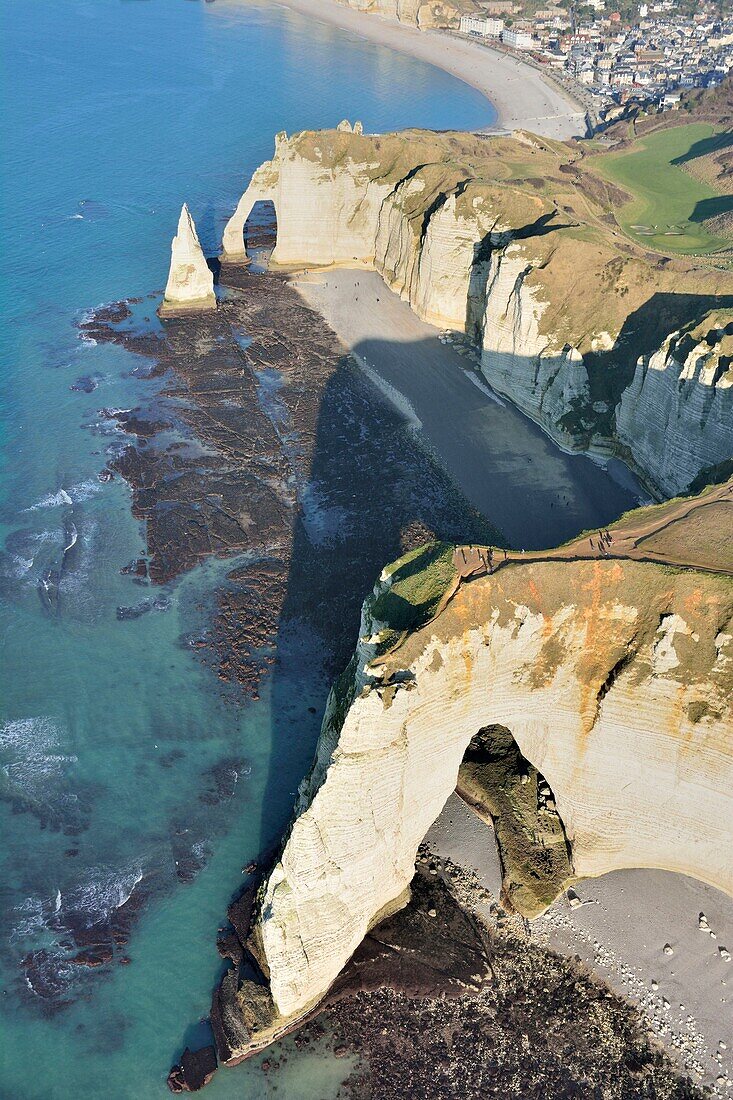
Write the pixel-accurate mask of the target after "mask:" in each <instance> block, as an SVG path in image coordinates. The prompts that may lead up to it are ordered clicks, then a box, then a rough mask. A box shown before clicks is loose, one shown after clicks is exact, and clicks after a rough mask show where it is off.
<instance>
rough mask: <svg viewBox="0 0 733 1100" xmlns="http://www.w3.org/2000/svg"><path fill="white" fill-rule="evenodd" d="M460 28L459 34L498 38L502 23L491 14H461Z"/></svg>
mask: <svg viewBox="0 0 733 1100" xmlns="http://www.w3.org/2000/svg"><path fill="white" fill-rule="evenodd" d="M460 30H461V34H473V35H478V36H479V37H480V38H499V37H500V36H501V32H502V31H503V30H504V24H503V23H502V21H501V19H496V18H495V17H494V16H491V15H462V16H461V23H460Z"/></svg>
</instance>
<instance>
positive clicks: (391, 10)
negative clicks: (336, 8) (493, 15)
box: [341, 0, 483, 30]
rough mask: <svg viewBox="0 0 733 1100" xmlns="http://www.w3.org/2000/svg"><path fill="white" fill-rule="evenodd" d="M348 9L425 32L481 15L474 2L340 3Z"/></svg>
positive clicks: (391, 0) (375, 0)
mask: <svg viewBox="0 0 733 1100" xmlns="http://www.w3.org/2000/svg"><path fill="white" fill-rule="evenodd" d="M341 2H342V3H343V4H344V5H345V6H346V7H348V8H355V9H356V10H357V11H363V12H369V13H371V14H374V15H382V16H387V18H389V19H397V20H398V21H399V22H400V23H409V24H410V25H411V26H414V27H420V28H422V29H423V30H426V29H430V28H433V27H443V28H445V27H448V28H457V27H458V26H459V24H460V21H461V16H462V15H472V14H474V13H475V14H480V13H481V12H482V10H483V9H482V8H481V7H480V5H479V4H477V3H474V0H341Z"/></svg>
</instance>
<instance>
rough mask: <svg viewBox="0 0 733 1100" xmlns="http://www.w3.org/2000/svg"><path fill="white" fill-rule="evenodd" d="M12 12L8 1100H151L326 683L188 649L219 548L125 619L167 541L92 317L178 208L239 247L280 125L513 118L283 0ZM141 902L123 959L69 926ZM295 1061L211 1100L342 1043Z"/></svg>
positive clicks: (1, 814)
mask: <svg viewBox="0 0 733 1100" xmlns="http://www.w3.org/2000/svg"><path fill="white" fill-rule="evenodd" d="M0 18H1V19H2V27H1V28H0V30H1V32H2V33H1V34H0V50H2V63H1V66H0V79H1V80H2V103H3V110H2V168H1V174H0V186H1V188H2V201H1V204H0V205H1V209H0V263H1V264H2V268H1V270H2V276H1V285H0V301H1V309H0V316H1V324H2V350H1V354H2V361H1V363H0V408H1V409H2V424H1V430H2V457H1V462H2V465H1V466H0V601H1V607H2V622H1V624H0V626H1V632H0V637H1V638H2V682H1V684H0V830H1V834H2V844H0V990H1V992H0V1011H1V1012H2V1024H1V1026H0V1060H1V1071H0V1096H2V1097H3V1098H12V1100H66V1098H69V1100H71V1098H74V1100H78V1098H79V1097H100V1098H102V1097H104V1098H109V1100H117V1098H119V1100H123V1098H125V1100H126V1098H135V1100H145V1098H148V1097H163V1096H165V1095H167V1091H166V1084H165V1079H166V1075H167V1072H168V1069H169V1066H170V1064H171V1062H172V1061H173V1060H174V1057H175V1056H176V1055H177V1054H178V1053H180V1051H181V1050H182V1047H183V1045H185V1043H190V1044H191V1045H198V1044H199V1043H201V1042H202V1041H207V1038H208V1033H207V1031H206V1028H205V1026H204V1025H203V1024H199V1023H198V1021H201V1020H203V1019H204V1018H205V1017H206V1015H207V1013H208V1011H209V1005H210V999H211V991H212V988H213V987H214V985H215V983H216V981H217V977H218V975H219V974H220V972H221V967H222V963H221V960H220V959H219V957H218V955H217V954H216V950H215V939H216V931H217V928H218V927H219V925H220V923H221V922H222V920H223V919H224V917H225V913H226V908H227V904H228V902H229V900H230V899H231V896H232V894H233V892H234V891H235V889H236V887H237V885H238V883H240V882H241V881H242V869H243V867H244V866H245V865H246V864H247V863H248V862H249V861H250V860H252V859H254V858H255V857H256V856H257V855H258V854H259V853H260V852H261V851H262V850H263V849H264V848H267V847H268V846H269V845H271V844H272V843H273V841H274V840H275V839H276V838H277V836H278V835H279V833H280V831H281V830H282V828H283V826H284V824H285V822H286V821H287V818H288V815H289V811H290V807H291V805H292V799H293V795H294V793H295V789H296V787H297V784H298V781H299V779H300V777H301V775H302V774H303V772H304V770H305V768H306V767H307V765H308V763H309V761H310V758H311V756H312V752H313V748H314V744H315V740H316V737H317V734H318V727H319V724H320V717H319V716H320V713H321V712H322V708H323V703H324V698H325V692H326V690H327V685H326V684H324V683H323V682H321V681H320V680H319V679H318V677H317V676H316V675H315V674H314V673H313V672H311V671H309V664H308V662H307V661H302V662H299V663H298V662H291V664H292V666H293V670H292V673H291V681H290V682H289V683H288V685H287V686H286V688H285V689H283V685H282V684H280V687H279V692H278V704H277V708H275V707H274V706H272V705H271V699H270V697H269V688H268V684H267V682H266V681H265V683H264V685H263V688H262V690H261V698H260V699H259V700H257V701H249V702H246V703H241V702H238V701H237V699H236V698H232V695H231V693H229V695H227V693H226V692H224V693H223V692H222V687H221V684H220V682H219V680H218V679H217V677H216V673H215V671H212V670H211V669H209V668H208V667H207V666H206V665H204V664H202V663H201V662H200V661H197V660H196V659H195V658H194V656H193V652H192V648H191V645H190V644H188V643H189V641H190V640H191V639H196V638H197V637H199V636H201V634H202V632H203V631H204V630H205V628H206V625H207V623H208V621H209V615H210V613H211V604H212V592H213V590H214V587H215V585H216V584H217V582H220V581H221V578H222V576H223V575H224V572H225V570H226V563H221V562H219V563H209V564H206V565H203V566H201V567H198V568H196V569H195V570H193V571H192V572H190V573H188V574H187V575H186V576H184V577H183V578H182V579H180V580H179V581H178V582H177V583H175V584H172V585H168V586H163V588H161V589H157V590H156V591H155V593H154V594H153V595H154V596H155V604H154V606H153V607H152V608H151V609H150V610H149V611H147V612H146V613H145V614H142V615H140V616H139V617H137V618H128V619H123V620H120V618H119V617H118V615H117V609H118V608H120V607H135V606H136V605H138V604H140V603H141V602H142V601H145V600H148V599H150V598H151V592H150V590H149V589H148V588H146V587H144V586H141V585H140V584H138V583H137V582H136V579H135V578H134V577H133V576H131V575H124V574H121V573H120V570H121V568H123V567H124V566H126V565H127V564H128V563H129V562H130V561H131V560H133V559H135V558H137V557H138V556H139V555H140V554H141V553H143V552H144V550H145V540H144V531H143V529H142V527H141V525H140V524H139V523H138V522H137V521H135V520H134V518H133V517H132V514H131V509H130V493H129V490H128V488H127V487H126V485H125V484H124V483H123V482H122V481H121V480H120V479H119V478H118V479H115V480H114V481H111V482H103V481H101V480H100V479H99V477H98V474H99V473H100V471H102V470H103V468H104V467H105V465H106V463H107V462H108V461H109V459H110V457H113V456H114V455H115V453H117V451H118V450H119V449H120V448H121V447H122V446H124V444H125V440H124V438H123V437H122V436H121V435H120V433H119V432H118V431H117V430H116V429H115V427H114V423H113V421H112V420H110V418H109V416H107V415H106V414H105V413H104V411H103V410H105V409H107V410H109V409H115V408H117V409H120V408H124V409H127V408H130V407H133V406H134V405H136V404H137V403H138V402H139V401H140V397H141V395H140V382H139V381H138V380H137V379H135V378H131V377H130V373H131V371H132V370H133V369H134V368H135V366H136V365H137V363H136V360H135V357H134V356H133V355H132V354H131V353H129V352H127V351H124V350H123V349H121V348H119V347H115V346H112V345H107V344H104V345H102V344H100V345H95V344H94V342H93V341H92V340H89V339H86V340H84V339H81V338H80V335H79V331H78V328H77V326H78V323H79V322H80V321H81V320H83V318H84V317H85V316H86V315H87V313H88V311H90V310H92V309H94V308H95V307H98V306H100V305H102V304H105V303H111V302H114V301H117V300H119V299H120V298H125V297H129V296H146V295H148V294H151V293H153V292H159V291H160V290H161V288H162V287H163V285H164V282H165V278H166V274H167V264H168V257H169V248H170V240H171V237H172V235H173V233H174V231H175V227H176V223H177V218H178V213H179V211H180V208H181V204H182V202H183V201H186V202H187V203H188V204H189V207H190V209H191V211H192V213H193V215H194V218H195V219H196V222H197V225H198V229H199V235H200V237H201V240H202V244H203V246H204V249H205V250H206V251H207V252H208V253H209V254H213V253H215V252H217V251H218V245H219V240H220V236H221V230H222V228H223V225H224V223H225V221H226V219H227V218H228V216H229V214H230V213H231V211H232V209H233V208H234V205H235V204H236V201H237V199H238V197H239V195H240V194H241V192H242V190H243V189H244V187H245V185H246V183H247V180H248V178H249V175H250V173H251V172H252V170H253V169H254V168H255V167H256V166H257V165H258V164H259V163H260V162H261V161H262V160H264V159H266V158H268V157H269V156H270V155H271V152H272V148H273V135H274V134H275V133H276V132H277V131H279V130H287V131H288V132H293V131H294V130H298V129H302V128H304V127H321V126H334V125H335V124H337V123H338V122H339V121H340V120H341V119H342V118H344V117H348V118H351V119H355V118H361V119H362V120H363V121H364V124H365V126H366V127H367V129H369V130H372V131H379V130H392V129H399V128H402V127H407V126H426V127H434V128H439V129H442V128H446V129H447V128H466V129H479V128H484V127H488V126H490V125H491V124H492V122H493V121H494V117H495V116H494V112H493V110H492V108H491V106H490V104H488V103H487V102H486V100H484V99H483V98H482V97H481V96H480V95H479V94H478V93H477V92H475V91H474V90H472V89H471V88H469V87H467V86H465V85H463V84H461V83H460V82H458V81H456V80H455V79H454V78H452V77H450V76H447V75H446V74H444V73H443V72H441V71H439V70H436V69H433V68H431V67H429V66H426V65H424V64H422V63H418V62H416V61H413V60H411V59H410V58H408V57H406V56H403V55H401V54H398V53H395V52H392V51H390V50H387V49H384V48H382V47H377V46H374V45H371V44H369V43H366V42H364V41H361V40H359V39H358V38H356V37H353V36H350V35H348V34H346V33H345V32H342V31H338V30H335V29H333V28H332V27H330V26H327V25H324V24H321V23H313V22H312V21H310V20H308V19H307V18H305V17H303V16H301V15H298V14H294V13H293V12H291V11H289V10H288V9H286V8H284V7H279V6H277V5H275V4H271V5H268V4H266V3H263V2H261V0H252V2H242V3H235V2H228V0H216V2H215V3H203V2H200V0H33V2H31V3H22V2H21V0H9V2H8V3H6V4H4V5H3V11H2V16H1V17H0ZM146 302H147V306H146V305H145V304H143V306H141V307H140V308H141V309H142V310H144V309H145V308H148V309H149V311H150V313H151V314H152V311H153V310H154V308H155V306H156V305H157V302H156V301H155V300H153V299H146ZM61 562H63V565H64V568H63V572H62V574H61V580H60V585H59V589H58V594H57V595H58V598H56V596H55V594H54V598H53V599H52V600H49V598H48V590H47V589H44V582H46V583H48V578H49V576H50V577H53V575H54V573H55V572H56V571H57V570H58V568H59V565H60V563H61ZM275 744H277V745H278V752H277V755H276V759H271V755H272V754H273V746H274V745H275ZM282 746H287V751H286V752H284V751H283V748H282ZM271 773H272V774H274V775H275V777H276V780H275V781H274V782H273V780H272V774H271ZM266 789H267V799H265V790H266ZM131 898H132V899H133V900H135V899H138V898H142V899H143V902H144V904H142V905H141V906H140V908H139V911H138V912H137V913H136V919H135V920H134V921H132V922H131V924H130V928H129V942H127V943H126V944H124V945H123V948H122V950H123V951H124V952H125V954H126V957H127V958H129V964H127V965H115V966H114V967H110V966H104V965H103V966H102V967H101V968H99V969H91V970H90V969H87V968H85V967H79V966H75V965H73V964H71V963H70V962H69V958H70V956H71V955H73V954H74V951H75V950H76V948H73V945H72V944H71V943H70V938H69V937H70V933H69V929H70V928H72V927H75V928H76V929H77V932H78V929H79V926H80V925H81V926H82V931H83V927H84V925H85V922H86V924H87V925H88V924H91V923H95V922H96V923H97V924H104V923H105V922H106V921H109V920H110V919H113V918H114V916H115V914H117V913H119V912H120V911H121V909H120V907H123V909H124V907H125V903H126V902H127V901H128V899H131ZM128 908H129V905H128ZM118 954H119V952H118ZM285 1050H286V1053H287V1057H286V1060H285V1061H284V1062H283V1064H282V1065H281V1066H280V1068H279V1069H278V1071H277V1073H270V1074H267V1075H266V1074H264V1073H263V1071H262V1070H261V1069H260V1067H259V1061H260V1060H259V1059H257V1060H254V1061H252V1062H250V1063H247V1064H245V1065H242V1066H239V1067H237V1068H236V1069H232V1070H223V1071H221V1072H220V1073H219V1074H218V1075H217V1077H216V1078H215V1080H214V1082H213V1084H212V1085H211V1086H210V1090H209V1095H210V1096H211V1097H212V1100H215V1098H216V1097H220V1098H223V1097H237V1098H240V1100H246V1098H250V1097H251V1098H260V1097H266V1096H282V1097H288V1098H293V1100H329V1098H331V1097H335V1096H336V1094H337V1092H338V1090H339V1085H340V1083H341V1081H342V1079H343V1078H344V1076H345V1075H346V1074H347V1073H348V1072H349V1070H350V1064H349V1061H348V1059H335V1058H333V1057H331V1056H329V1055H328V1054H327V1053H325V1052H323V1051H322V1052H313V1053H308V1052H307V1051H298V1050H297V1049H296V1048H295V1046H294V1045H292V1044H288V1043H286V1045H285Z"/></svg>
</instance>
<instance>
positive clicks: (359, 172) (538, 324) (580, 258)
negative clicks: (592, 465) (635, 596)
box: [222, 122, 733, 494]
mask: <svg viewBox="0 0 733 1100" xmlns="http://www.w3.org/2000/svg"><path fill="white" fill-rule="evenodd" d="M528 149H529V150H530V151H529V152H527V150H528ZM535 154H536V155H537V156H540V155H546V154H547V151H546V150H544V151H543V150H542V149H541V148H540V147H539V146H537V145H536V142H534V139H528V138H527V136H526V135H519V137H518V138H517V140H515V141H512V139H508V138H496V139H492V140H489V139H486V138H478V137H476V136H474V135H437V134H429V133H426V132H417V131H410V132H407V133H406V134H400V135H377V136H374V135H365V134H363V133H361V126H360V125H358V124H357V126H356V127H355V128H354V130H353V132H352V130H351V127H350V126H349V124H348V123H346V122H344V123H342V124H341V125H340V127H339V129H338V130H337V131H305V132H303V133H301V134H296V135H294V136H293V137H291V138H288V137H287V135H285V134H279V135H278V137H277V139H276V145H275V155H274V157H273V159H272V160H271V161H267V162H266V163H265V164H263V165H262V166H261V167H260V168H258V169H257V171H256V172H255V173H254V175H253V176H252V180H251V182H250V185H249V187H248V188H247V190H246V191H245V193H244V195H243V196H242V199H241V201H240V202H239V204H238V206H237V210H236V211H235V213H234V215H233V217H232V218H231V219H230V221H229V223H228V225H227V227H226V230H225V233H224V241H223V256H222V259H223V260H225V261H240V262H241V261H243V260H246V254H245V249H244V243H243V228H244V224H245V221H246V219H247V217H248V215H249V213H250V211H251V209H252V207H253V205H254V204H255V202H258V201H263V200H268V201H271V202H273V203H274V206H275V211H276V215H277V245H276V248H275V251H274V253H273V257H272V262H273V263H274V264H276V265H277V264H279V265H281V266H284V267H288V266H290V267H308V266H314V267H315V266H325V265H330V264H339V265H346V266H348V265H364V266H368V267H371V268H374V269H375V270H377V271H378V272H379V273H380V274H381V275H382V277H383V278H384V281H385V283H386V284H387V285H388V286H389V287H390V288H391V289H392V290H394V291H395V292H396V293H398V294H399V295H400V296H401V297H402V298H404V299H405V300H406V301H408V302H409V303H410V305H411V306H412V308H413V309H414V310H415V312H416V313H417V314H418V315H419V316H420V317H421V318H423V319H424V320H426V321H428V322H429V323H431V324H433V325H436V326H438V327H441V328H446V329H451V330H453V331H454V332H456V333H460V334H465V336H466V337H467V339H468V341H469V342H470V343H471V344H472V345H473V346H474V347H475V348H476V351H477V353H478V356H479V366H480V370H481V371H482V373H483V374H484V376H485V377H486V379H487V380H488V382H489V383H490V384H491V385H492V386H493V387H494V388H495V389H496V390H497V391H498V392H500V393H502V394H505V395H506V396H508V397H509V398H510V399H511V400H512V401H514V402H515V403H516V404H517V405H518V406H519V407H520V408H521V409H522V410H523V411H525V412H526V413H528V415H530V416H531V417H532V418H533V419H535V420H537V422H538V423H540V424H541V425H542V426H543V427H544V428H545V429H546V430H547V431H548V432H549V433H550V434H551V435H552V436H553V437H554V438H555V439H556V440H557V441H558V442H559V443H561V444H562V445H563V446H566V447H568V448H571V449H575V450H585V449H588V448H592V449H594V450H596V451H599V452H602V453H618V454H620V455H622V457H624V458H626V459H627V460H628V461H630V462H631V463H632V464H634V465H636V467H637V469H638V470H639V471H640V473H641V474H642V476H644V477H645V478H646V479H647V481H648V483H649V485H650V487H651V488H653V489H655V490H656V491H658V492H659V493H667V494H671V493H678V492H681V491H684V490H686V489H687V487H688V486H689V484H690V482H691V481H692V480H693V479H694V477H695V476H696V475H697V474H698V473H699V472H700V471H701V470H703V469H706V468H708V467H712V466H716V465H718V464H719V463H721V462H724V461H725V460H727V459H728V458H730V457H731V455H732V454H733V447H732V446H731V432H732V431H733V427H732V423H731V415H732V412H733V410H732V409H731V392H733V391H731V387H730V381H729V380H730V369H729V367H728V366H727V363H728V358H727V355H728V352H727V349H726V350H725V352H722V351H721V352H718V353H712V354H714V356H716V359H715V362H716V365H715V367H714V368H710V369H708V367H706V366H704V364H705V363H707V362H708V361H710V354H711V352H710V349H709V347H708V345H707V343H706V341H707V339H708V335H707V334H708V333H709V332H712V331H713V330H716V329H718V330H720V331H721V332H723V333H725V331H727V326H729V325H730V324H731V322H733V312H732V311H731V309H730V308H729V306H730V303H731V302H733V294H732V293H731V292H733V280H732V279H731V277H730V275H729V274H727V273H725V272H720V271H717V272H715V271H711V270H710V269H705V270H703V269H700V270H699V271H691V272H689V273H685V274H684V275H680V274H679V273H678V272H677V271H673V270H669V271H668V270H667V269H659V270H657V269H656V268H655V269H654V270H653V271H652V270H651V269H650V267H649V263H648V260H647V259H645V258H642V257H640V256H633V257H632V256H629V255H627V254H626V253H624V254H620V253H618V250H617V245H616V244H615V243H614V239H613V238H612V237H610V236H609V238H608V239H607V240H604V239H595V238H593V237H591V236H590V235H589V233H588V231H587V230H585V229H584V227H583V226H582V225H579V223H578V222H577V220H574V219H575V215H574V214H573V215H572V216H568V214H567V210H568V209H570V208H569V207H567V206H566V205H563V207H562V208H560V207H559V206H558V205H557V204H556V203H555V201H553V200H552V198H550V197H549V195H548V193H547V191H546V190H545V191H543V190H542V180H541V179H540V180H539V181H538V180H534V181H532V182H533V186H528V185H527V181H522V180H519V181H517V182H513V181H512V180H509V181H507V180H506V179H504V178H502V177H504V176H506V174H507V170H508V169H507V164H511V163H512V161H513V160H514V159H515V158H517V157H525V158H526V157H528V156H533V155H535ZM547 155H549V154H547ZM546 170H547V171H549V170H550V169H549V168H548V169H546ZM554 170H555V171H557V167H556V165H555V167H554ZM537 183H539V187H537V186H536V184H537ZM567 186H571V184H567ZM594 232H596V233H597V230H594ZM655 288H658V290H659V292H658V293H657V294H656V295H655V297H656V298H658V299H659V300H660V304H659V305H656V304H655V303H652V301H651V295H652V293H653V291H654V290H655ZM693 289H694V291H695V295H694V297H693V295H692V294H691V293H689V292H690V291H691V290H693ZM685 292H686V293H685ZM723 293H725V294H726V295H727V298H726V299H723V298H722V297H721V295H722V294H723ZM689 302H693V304H692V305H689V304H688V305H685V304H684V303H689ZM716 302H718V303H720V305H719V306H717V305H716ZM681 303H682V304H681ZM696 303H699V304H696ZM723 304H725V306H726V308H722V306H723ZM713 306H715V310H714V312H713ZM680 310H687V312H688V313H689V311H690V310H692V313H693V316H692V317H689V316H687V314H685V316H684V324H683V325H682V326H678V327H677V328H676V329H675V328H674V321H675V319H676V318H677V315H678V313H679V311H680ZM667 317H669V318H670V319H669V322H668V326H669V327H666V328H665V327H664V325H665V323H667V322H666V318H667ZM703 320H705V326H706V327H705V331H704V332H703V330H702V328H701V327H700V326H701V324H702V321H703ZM673 330H674V331H673ZM681 331H682V332H683V334H684V335H685V352H684V362H682V361H680V359H679V355H680V352H679V347H680V333H681ZM693 345H694V346H693ZM642 351H643V353H644V359H643V362H642V363H640V365H639V366H637V360H638V359H639V355H640V352H642ZM693 364H697V367H693ZM698 368H699V369H698ZM678 382H679V384H678ZM671 434H673V435H674V442H673V444H672V445H670V435H671Z"/></svg>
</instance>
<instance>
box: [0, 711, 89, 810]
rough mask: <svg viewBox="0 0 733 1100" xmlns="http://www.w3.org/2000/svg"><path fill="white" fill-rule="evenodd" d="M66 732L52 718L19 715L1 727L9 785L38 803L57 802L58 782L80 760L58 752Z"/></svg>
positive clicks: (1, 758)
mask: <svg viewBox="0 0 733 1100" xmlns="http://www.w3.org/2000/svg"><path fill="white" fill-rule="evenodd" d="M62 737H63V731H62V730H61V728H60V727H59V726H58V724H57V723H56V721H55V720H54V719H53V718H50V717H48V716H47V715H42V716H40V717H36V718H18V719H15V720H14V721H11V722H6V723H5V724H4V725H3V726H0V768H1V769H2V772H3V775H4V776H5V778H6V780H7V781H8V783H9V784H10V786H11V787H12V788H13V789H14V790H15V791H17V792H18V793H19V794H21V795H23V796H25V797H26V798H31V799H33V800H34V801H36V802H48V801H51V800H53V801H55V802H57V801H58V797H57V796H58V794H59V792H58V784H59V780H61V779H62V778H63V776H64V774H65V772H66V770H67V768H68V767H69V765H72V764H76V763H77V757H76V756H75V755H73V754H72V753H65V752H63V751H59V749H61V747H62V746H61V741H62Z"/></svg>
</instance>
